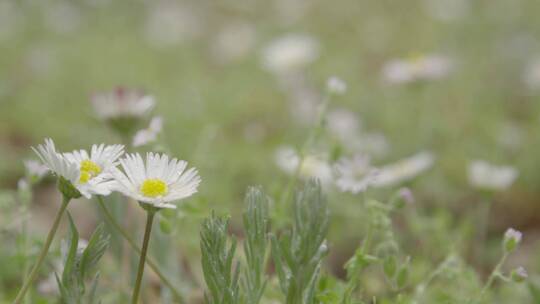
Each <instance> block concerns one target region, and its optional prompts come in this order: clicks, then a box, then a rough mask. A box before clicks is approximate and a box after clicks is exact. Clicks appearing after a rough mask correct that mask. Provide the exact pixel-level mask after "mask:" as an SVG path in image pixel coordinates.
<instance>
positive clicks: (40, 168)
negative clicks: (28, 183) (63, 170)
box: [24, 159, 49, 180]
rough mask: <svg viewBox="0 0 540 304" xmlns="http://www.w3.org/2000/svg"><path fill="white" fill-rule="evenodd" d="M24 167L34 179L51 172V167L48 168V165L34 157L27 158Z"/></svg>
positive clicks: (27, 173)
mask: <svg viewBox="0 0 540 304" xmlns="http://www.w3.org/2000/svg"><path fill="white" fill-rule="evenodd" d="M24 168H25V171H26V175H27V176H29V177H30V178H31V179H32V180H39V179H41V178H42V177H44V176H45V174H47V172H49V168H47V166H45V165H44V164H43V163H41V162H39V161H36V160H33V159H28V160H25V161H24Z"/></svg>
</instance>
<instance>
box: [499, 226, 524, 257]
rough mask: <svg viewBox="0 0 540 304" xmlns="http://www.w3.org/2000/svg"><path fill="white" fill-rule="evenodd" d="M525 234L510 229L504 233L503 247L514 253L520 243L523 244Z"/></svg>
mask: <svg viewBox="0 0 540 304" xmlns="http://www.w3.org/2000/svg"><path fill="white" fill-rule="evenodd" d="M522 237H523V234H522V233H521V232H520V231H517V230H515V229H514V228H508V229H507V230H506V232H505V233H504V239H503V247H504V250H505V251H506V252H512V251H514V250H515V249H516V248H517V246H518V245H519V243H521V238H522Z"/></svg>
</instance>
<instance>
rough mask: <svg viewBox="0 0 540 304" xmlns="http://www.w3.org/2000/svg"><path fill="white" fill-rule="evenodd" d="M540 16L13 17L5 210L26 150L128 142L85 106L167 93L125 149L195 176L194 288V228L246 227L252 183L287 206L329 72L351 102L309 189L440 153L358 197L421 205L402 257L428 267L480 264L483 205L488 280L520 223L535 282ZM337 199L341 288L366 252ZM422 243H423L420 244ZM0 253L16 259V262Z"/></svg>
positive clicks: (122, 11) (336, 265)
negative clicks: (453, 254) (111, 97)
mask: <svg viewBox="0 0 540 304" xmlns="http://www.w3.org/2000/svg"><path fill="white" fill-rule="evenodd" d="M539 11H540V2H539V1H535V0H513V1H508V0H490V1H471V0H408V1H389V0H379V1H366V0H360V1H358V0H355V1H352V0H351V1H348V0H344V1H322V0H311V1H310V0H272V1H255V0H247V1H231V0H221V1H140V0H139V1H109V0H86V1H83V0H80V1H52V0H48V1H10V0H6V1H1V2H0V160H1V161H0V186H1V187H2V188H3V189H6V190H5V193H6V194H5V195H8V193H10V191H14V189H16V187H17V182H18V180H19V179H20V178H21V177H22V176H24V174H25V173H24V172H25V167H24V165H23V160H25V159H36V156H35V155H34V154H33V153H32V151H31V149H30V147H31V146H35V145H37V144H39V143H42V141H43V139H44V138H45V137H51V138H53V139H54V140H55V142H56V143H57V145H58V147H59V149H60V150H63V151H68V150H72V149H79V148H89V147H90V145H91V144H93V143H101V142H105V143H117V142H121V141H125V139H124V140H123V139H122V138H120V137H118V136H117V135H116V134H115V133H113V132H111V130H110V128H108V126H107V125H106V124H104V123H103V122H102V121H101V120H100V119H99V117H98V116H97V115H96V113H95V111H94V109H93V107H92V103H91V102H90V100H91V96H92V94H95V93H97V92H103V91H111V90H114V89H115V88H116V87H117V86H125V87H128V88H140V89H143V90H144V91H145V92H146V93H147V94H150V95H152V96H154V97H155V100H156V107H155V109H154V110H153V113H152V116H160V117H162V119H163V131H162V132H161V133H160V134H159V140H157V141H156V142H154V143H151V144H148V145H145V146H142V147H137V148H133V149H130V151H147V150H155V149H156V147H158V149H164V150H167V151H170V152H171V154H173V155H175V156H177V157H179V158H181V159H185V160H187V161H188V162H189V163H190V164H191V165H193V166H195V167H197V168H198V169H199V171H200V175H201V177H202V179H203V183H202V184H201V187H200V189H199V190H200V191H199V194H197V195H196V196H194V197H193V198H192V199H190V200H189V201H187V202H186V204H185V205H184V207H183V208H180V210H179V211H178V214H176V215H175V219H177V220H178V221H177V223H176V225H178V227H177V229H178V231H180V232H178V231H177V233H179V234H178V236H177V238H178V240H177V241H178V242H179V246H180V248H183V249H182V255H183V264H186V265H188V266H186V267H185V268H187V270H184V272H187V273H188V274H187V275H185V276H186V277H190V276H195V277H197V276H198V275H197V274H196V273H198V272H200V266H199V265H198V264H197V263H198V259H199V253H198V224H199V222H200V219H201V218H202V217H205V216H207V215H208V214H209V213H210V210H212V209H215V210H218V212H220V213H228V214H231V216H232V221H233V230H234V229H235V227H237V226H238V223H239V222H240V219H241V216H240V214H241V211H242V206H243V202H242V201H243V196H244V193H245V190H246V188H247V186H249V185H262V186H263V188H264V189H265V190H266V192H267V193H268V194H269V195H270V196H271V197H273V198H274V199H275V200H279V198H280V195H281V193H282V192H283V191H284V189H285V188H286V186H287V183H288V181H289V178H290V177H289V175H290V174H289V173H290V170H287V168H288V165H287V162H286V160H285V161H284V160H283V155H284V154H283V153H285V152H287V151H288V152H287V153H289V154H290V153H293V152H291V151H294V150H295V149H299V148H301V147H302V145H303V142H304V141H305V140H306V137H307V135H308V134H309V132H310V130H311V129H312V128H313V125H314V124H316V122H317V115H318V114H317V113H318V110H319V105H320V104H321V102H322V101H323V100H324V98H325V97H324V96H325V92H326V91H327V90H328V89H327V80H328V78H329V77H331V76H336V77H338V78H339V79H341V80H342V81H343V82H344V83H346V87H347V88H346V92H345V93H344V94H333V97H332V98H331V101H330V103H329V105H328V111H327V115H326V116H325V120H324V125H325V132H324V134H323V136H321V138H320V139H319V140H318V142H317V144H315V145H313V146H312V147H310V151H309V153H310V155H313V156H314V157H315V159H316V160H317V161H315V162H314V164H315V165H314V166H315V169H313V170H311V171H310V170H307V171H306V172H305V175H306V176H309V175H315V176H318V177H320V178H323V179H324V175H325V174H327V173H328V172H327V171H328V170H327V169H325V167H324V165H323V168H322V169H321V167H320V166H321V165H320V163H319V162H324V163H326V164H328V166H331V164H332V163H333V162H335V161H336V160H338V159H340V158H341V157H347V156H351V155H354V154H356V153H360V152H361V153H364V154H367V155H369V157H370V159H371V162H372V163H373V165H374V166H376V167H384V166H387V165H389V164H394V163H396V162H398V161H400V160H403V159H406V158H408V157H411V156H414V155H418V153H420V155H426V154H422V153H429V154H428V155H429V156H430V157H429V158H430V159H431V160H430V161H428V163H430V164H429V165H428V166H427V167H429V168H427V169H426V170H421V171H422V174H421V175H418V176H416V174H413V175H415V178H414V179H412V178H411V179H406V180H403V181H401V180H400V181H399V182H396V183H393V184H392V185H389V186H384V187H375V188H374V189H372V190H369V191H368V193H366V194H364V195H366V196H369V197H375V198H377V199H380V200H386V199H388V198H389V197H390V195H391V194H392V193H394V191H395V190H396V189H397V188H398V186H408V187H409V188H411V189H412V191H413V193H414V196H415V204H414V207H412V208H411V209H413V210H412V211H410V212H411V213H414V216H415V217H414V218H415V220H413V221H412V223H407V221H406V220H405V219H403V220H401V221H400V220H399V219H398V221H397V222H398V224H397V225H398V231H403V233H404V234H407V235H408V238H409V239H407V238H405V240H408V241H410V243H408V242H405V244H404V246H405V248H408V249H407V250H409V251H411V252H412V253H415V252H419V253H423V254H427V258H426V262H425V264H426V265H429V262H430V261H429V259H430V258H432V259H433V260H437V259H440V258H441V257H443V256H444V255H445V252H447V251H448V250H449V249H448V248H449V247H450V246H451V245H452V244H454V243H453V242H454V240H455V239H454V237H455V235H454V234H459V237H456V238H459V239H463V240H465V241H464V244H466V245H464V246H465V247H466V248H469V249H466V250H465V251H466V252H467V250H472V251H474V250H475V249H474V247H475V228H474V225H473V224H474V223H475V221H476V220H478V212H479V211H478V209H479V208H478V205H479V204H482V203H483V202H484V201H489V203H490V204H491V213H490V217H489V222H488V223H489V225H488V233H487V235H488V240H489V239H491V238H494V240H493V241H492V242H488V243H487V244H488V246H487V247H486V248H485V250H484V251H483V253H484V255H485V256H484V258H485V259H482V260H483V262H479V261H478V259H475V258H474V255H470V256H469V257H468V258H467V259H468V260H469V262H470V263H471V264H472V265H474V267H475V269H478V270H479V271H480V273H485V272H487V271H489V270H490V269H491V266H490V265H491V264H490V263H491V262H493V261H494V260H495V259H496V258H497V255H498V248H499V247H498V246H499V243H498V242H499V239H500V236H501V235H502V233H503V232H504V230H505V229H506V228H507V227H509V226H511V227H514V228H517V229H520V230H522V231H523V232H524V234H525V239H524V249H523V251H521V253H520V255H519V256H517V257H515V259H517V261H516V262H513V263H514V264H516V265H517V264H520V265H521V264H525V265H526V266H527V267H528V269H531V271H530V272H534V269H540V255H539V254H540V248H538V247H539V246H538V244H537V242H536V240H537V239H538V236H539V232H540V230H539V229H540V226H539V223H540V222H539V219H540V206H539V204H538V203H539V200H540V190H539V188H538V185H539V184H540V170H538V169H539V168H540V163H539V158H538V154H539V152H540V123H539V122H540V121H539V119H540V103H539V102H540V38H539V37H540V18H538V12H539ZM344 83H341V82H340V83H339V84H340V85H343V84H344ZM338 86H339V85H338ZM334 89H336V88H334ZM340 89H343V88H338V90H337V91H344V90H340ZM149 118H150V117H148V119H149ZM143 127H144V126H143ZM165 147H166V148H165ZM291 149H292V150H291ZM284 151H285V152H284ZM426 151H428V152H426ZM476 160H484V161H486V162H489V163H491V164H495V165H498V166H503V165H504V166H509V167H510V168H511V169H512V170H514V171H515V172H516V173H517V178H516V179H515V182H514V183H513V184H512V185H511V186H508V187H502V188H504V189H496V191H494V189H490V191H485V189H478V188H479V187H477V186H478V185H477V184H475V183H474V182H473V181H471V168H470V166H471V163H473V162H474V161H476ZM289 167H290V166H289ZM402 169H403V168H402ZM403 170H405V169H403ZM288 172H289V173H288ZM303 173H304V172H303ZM487 175H488V176H489V175H490V174H487ZM52 181H53V180H52V179H51V181H50V182H47V181H45V182H43V183H40V184H39V186H38V187H37V188H36V189H35V195H34V200H33V206H32V207H31V209H30V210H31V212H30V213H31V214H32V221H31V229H32V230H33V231H34V232H35V234H36V236H35V238H36V239H41V238H42V236H43V235H44V231H45V229H43V228H42V226H41V225H44V226H45V225H46V227H48V225H49V224H47V223H50V222H51V221H52V216H53V215H54V212H55V211H56V208H57V202H56V200H57V198H58V197H57V194H55V191H54V184H53V182H52ZM480 188H482V187H480ZM327 189H328V194H327V195H328V197H329V203H330V209H331V212H332V226H331V231H330V237H329V240H330V243H331V255H330V258H329V259H328V261H327V262H328V269H329V271H330V272H331V273H334V274H336V275H337V276H338V277H339V276H341V277H342V276H343V275H344V272H343V263H344V262H345V261H346V260H347V259H348V258H349V257H350V256H351V254H352V253H353V252H354V249H355V247H356V246H357V245H358V243H359V241H360V240H361V237H362V229H363V228H362V227H363V226H362V224H361V222H362V221H361V220H358V219H362V216H365V215H362V212H361V210H358V208H357V205H358V204H359V201H360V200H361V197H363V196H359V195H351V194H344V193H341V192H340V191H335V187H334V186H332V185H330V186H328V188H327ZM85 204H86V205H85ZM51 205H53V206H54V208H51ZM6 208H8V207H6ZM72 208H73V211H72V212H73V213H74V217H75V218H76V220H77V223H80V225H82V226H81V227H80V230H81V234H82V235H86V236H87V235H88V234H89V233H90V231H91V229H93V227H94V226H95V222H96V219H97V215H96V216H93V215H92V216H91V215H89V213H87V210H93V209H94V207H93V206H91V205H89V204H87V203H86V202H84V201H83V200H81V202H76V203H74V204H72ZM79 209H80V210H79ZM77 212H79V213H77ZM7 214H9V213H6V215H7ZM0 218H1V217H0ZM409 219H410V217H409ZM1 221H2V222H1V223H2V225H4V224H6V226H7V223H8V222H9V223H10V221H8V219H6V218H2V219H1ZM409 221H410V220H409ZM141 223H142V222H141ZM85 227H86V228H85ZM6 230H9V229H8V228H6ZM186 234H189V235H187V236H186ZM427 234H430V235H431V237H430V240H429V241H426V242H427V244H426V242H423V241H420V239H422V237H423V236H426V235H427ZM156 243H157V242H156ZM0 252H1V253H0V255H1V259H3V260H4V262H8V263H9V262H10V261H12V260H10V259H12V258H13V256H12V255H11V253H10V251H9V250H7V249H5V248H4V249H1V250H0ZM428 253H429V254H428ZM413 255H414V254H413ZM12 265H16V263H15V264H12ZM426 267H429V266H426ZM486 267H487V268H486ZM2 268H3V269H4V266H2ZM16 270H17V269H16V266H14V269H13V270H12V271H11V272H10V270H9V267H7V266H6V267H5V270H3V272H4V273H2V274H0V276H2V280H0V281H1V282H0V284H1V285H2V287H1V288H0V290H8V289H9V288H10V286H11V287H13V286H17V282H18V281H17V279H16V278H17V277H16V275H17V274H16ZM105 280H106V276H105ZM190 280H191V279H190ZM191 281H194V282H197V279H194V280H191ZM193 284H194V285H196V284H197V283H193ZM6 293H7V292H6Z"/></svg>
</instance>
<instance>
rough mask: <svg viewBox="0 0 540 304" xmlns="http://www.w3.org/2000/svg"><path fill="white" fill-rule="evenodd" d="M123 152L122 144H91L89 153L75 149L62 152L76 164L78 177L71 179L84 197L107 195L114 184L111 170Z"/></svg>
mask: <svg viewBox="0 0 540 304" xmlns="http://www.w3.org/2000/svg"><path fill="white" fill-rule="evenodd" d="M122 154H124V146H123V145H110V146H108V145H105V144H101V145H92V148H91V150H90V153H88V152H87V151H86V150H75V151H73V152H69V153H64V154H63V156H64V157H65V159H67V160H68V161H69V162H71V163H73V164H76V166H77V169H78V171H79V178H78V179H77V180H76V181H71V182H72V184H73V185H74V186H75V187H76V188H77V189H78V190H79V191H80V192H81V194H83V195H84V196H85V197H87V198H90V196H91V195H92V194H97V195H108V194H110V193H111V188H112V186H113V185H114V181H113V180H112V175H111V173H112V172H111V170H112V169H113V168H114V167H115V166H116V165H117V161H118V158H119V157H120V156H122Z"/></svg>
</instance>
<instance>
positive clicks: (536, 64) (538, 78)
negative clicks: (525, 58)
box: [523, 57, 540, 92]
mask: <svg viewBox="0 0 540 304" xmlns="http://www.w3.org/2000/svg"><path fill="white" fill-rule="evenodd" d="M523 82H524V83H525V85H526V86H527V88H528V89H529V90H530V91H533V92H538V91H540V57H539V58H535V59H533V60H531V61H530V62H529V63H528V64H527V66H526V67H525V72H524V73H523Z"/></svg>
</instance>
